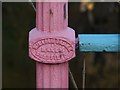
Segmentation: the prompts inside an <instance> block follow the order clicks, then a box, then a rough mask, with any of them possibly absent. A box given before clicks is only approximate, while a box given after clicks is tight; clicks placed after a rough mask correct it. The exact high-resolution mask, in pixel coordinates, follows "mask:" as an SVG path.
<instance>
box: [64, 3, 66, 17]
mask: <svg viewBox="0 0 120 90" xmlns="http://www.w3.org/2000/svg"><path fill="white" fill-rule="evenodd" d="M64 19H66V3H65V4H64Z"/></svg>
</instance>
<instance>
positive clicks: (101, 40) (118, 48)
mask: <svg viewBox="0 0 120 90" xmlns="http://www.w3.org/2000/svg"><path fill="white" fill-rule="evenodd" d="M78 37H79V49H80V51H81V52H120V34H79V36H78Z"/></svg>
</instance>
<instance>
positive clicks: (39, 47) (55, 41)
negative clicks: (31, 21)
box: [29, 1, 75, 88]
mask: <svg viewBox="0 0 120 90" xmlns="http://www.w3.org/2000/svg"><path fill="white" fill-rule="evenodd" d="M67 26H68V3H67V1H66V2H37V13H36V28H34V29H33V30H31V31H30V33H29V56H30V57H31V58H32V59H33V60H35V61H37V62H36V88H68V61H69V60H71V59H72V58H73V57H75V33H74V30H73V29H71V28H69V27H67Z"/></svg>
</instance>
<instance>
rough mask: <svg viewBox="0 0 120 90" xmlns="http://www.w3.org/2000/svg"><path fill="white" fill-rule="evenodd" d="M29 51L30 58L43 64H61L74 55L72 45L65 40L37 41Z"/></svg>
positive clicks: (49, 39)
mask: <svg viewBox="0 0 120 90" xmlns="http://www.w3.org/2000/svg"><path fill="white" fill-rule="evenodd" d="M29 50H30V51H29V52H30V57H31V58H33V59H35V60H37V61H39V62H43V63H62V62H65V61H68V60H70V59H71V58H73V55H74V48H73V45H72V44H71V42H70V41H69V40H67V39H65V38H44V39H38V40H36V41H35V42H34V43H32V44H30V46H29Z"/></svg>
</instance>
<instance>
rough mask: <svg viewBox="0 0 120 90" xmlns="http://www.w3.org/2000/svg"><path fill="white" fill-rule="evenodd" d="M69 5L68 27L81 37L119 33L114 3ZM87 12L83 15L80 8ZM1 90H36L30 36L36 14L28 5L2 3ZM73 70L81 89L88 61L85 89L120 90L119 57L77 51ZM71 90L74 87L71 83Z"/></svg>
mask: <svg viewBox="0 0 120 90" xmlns="http://www.w3.org/2000/svg"><path fill="white" fill-rule="evenodd" d="M82 4H83V3H80V2H78V3H69V26H70V27H72V28H73V29H74V30H75V32H76V37H77V35H78V34H80V33H84V34H87V33H99V34H100V33H106V34H109V33H116V34H117V33H120V4H119V3H117V2H116V3H114V2H111V3H109V2H101V3H88V4H87V5H90V4H91V5H93V8H92V10H89V9H88V8H87V6H84V5H82ZM82 7H83V8H84V9H85V10H84V11H83V10H82V9H81V8H82ZM2 10H3V11H2V24H3V25H2V26H3V30H2V35H3V40H2V49H3V50H2V53H3V56H2V57H3V60H2V67H3V68H2V76H3V77H2V79H3V80H2V87H3V88H35V62H34V61H33V60H31V59H30V58H29V57H28V33H29V31H30V30H31V29H32V28H34V27H35V21H36V20H35V18H36V16H35V11H34V9H33V8H32V6H31V4H30V3H28V2H26V3H25V2H24V3H22V2H19V3H15V2H9V3H5V2H4V3H2ZM76 55H77V56H76V58H74V59H73V60H72V61H70V69H71V72H72V74H73V76H74V79H75V82H76V83H77V86H78V87H79V88H81V87H82V77H83V76H82V70H83V60H86V86H85V87H86V88H118V87H120V78H119V76H120V71H119V69H120V67H119V66H120V58H119V57H118V56H119V53H106V52H103V53H90V52H89V53H82V52H79V50H78V49H76ZM70 87H71V88H74V87H73V84H72V81H71V80H70Z"/></svg>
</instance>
